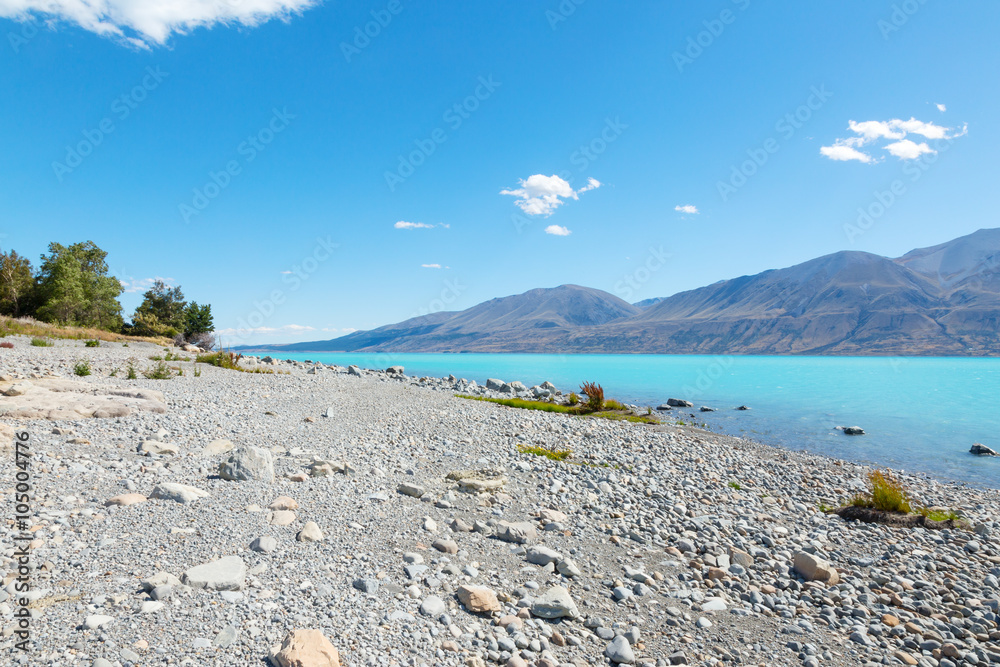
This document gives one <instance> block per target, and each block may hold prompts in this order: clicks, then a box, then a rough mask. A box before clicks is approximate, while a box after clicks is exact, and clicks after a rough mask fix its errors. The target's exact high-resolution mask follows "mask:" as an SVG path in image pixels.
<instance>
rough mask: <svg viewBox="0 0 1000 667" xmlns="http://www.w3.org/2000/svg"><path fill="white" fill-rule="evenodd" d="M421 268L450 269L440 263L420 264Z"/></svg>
mask: <svg viewBox="0 0 1000 667" xmlns="http://www.w3.org/2000/svg"><path fill="white" fill-rule="evenodd" d="M420 267H421V268H424V269H450V268H451V267H450V266H441V265H440V264H421V265H420Z"/></svg>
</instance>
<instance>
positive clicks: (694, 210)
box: [674, 204, 701, 215]
mask: <svg viewBox="0 0 1000 667" xmlns="http://www.w3.org/2000/svg"><path fill="white" fill-rule="evenodd" d="M674 210H675V211H679V212H680V213H687V214H688V215H698V214H699V213H701V211H699V210H698V207H697V206H695V205H693V204H685V205H683V206H674Z"/></svg>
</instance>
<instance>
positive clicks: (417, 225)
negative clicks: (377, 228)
mask: <svg viewBox="0 0 1000 667" xmlns="http://www.w3.org/2000/svg"><path fill="white" fill-rule="evenodd" d="M393 227H395V228H396V229H434V225H428V224H427V223H426V222H406V221H405V220H400V221H399V222H397V223H396V224H395V225H393Z"/></svg>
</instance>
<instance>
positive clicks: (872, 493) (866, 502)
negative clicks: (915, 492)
mask: <svg viewBox="0 0 1000 667" xmlns="http://www.w3.org/2000/svg"><path fill="white" fill-rule="evenodd" d="M851 504H852V505H854V506H855V507H868V508H871V509H876V510H881V511H883V512H902V513H904V514H909V513H910V509H911V508H910V496H909V494H908V493H907V492H906V489H905V488H903V483H902V482H901V481H899V479H897V478H896V477H895V475H893V474H892V473H891V472H889V471H888V470H886V471H884V472H883V471H881V470H873V471H872V472H870V473H868V491H867V492H866V493H859V494H858V495H856V496H854V497H853V498H851Z"/></svg>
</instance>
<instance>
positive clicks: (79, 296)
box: [36, 241, 122, 330]
mask: <svg viewBox="0 0 1000 667" xmlns="http://www.w3.org/2000/svg"><path fill="white" fill-rule="evenodd" d="M107 256H108V253H106V252H105V251H103V250H101V249H100V248H98V247H97V245H96V244H94V242H93V241H86V242H84V243H74V244H73V245H71V246H68V247H67V246H63V245H61V244H59V243H50V244H49V254H48V255H42V264H41V267H40V269H39V273H38V280H37V284H36V287H37V299H38V309H37V311H36V317H38V319H40V320H43V321H46V322H56V323H59V324H68V325H76V326H87V327H97V328H99V329H108V330H117V329H119V328H121V325H122V315H121V311H122V307H121V304H120V303H118V296H119V295H120V294H121V293H122V285H121V283H120V282H119V281H118V279H117V278H115V277H114V276H109V275H108V264H107V262H106V261H105V258H106V257H107Z"/></svg>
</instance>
